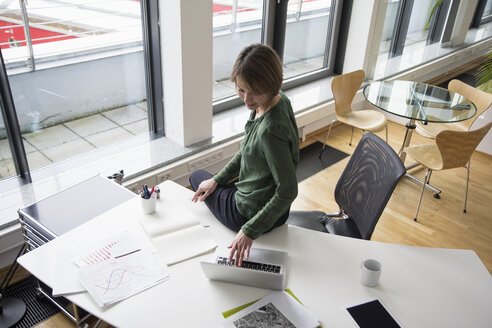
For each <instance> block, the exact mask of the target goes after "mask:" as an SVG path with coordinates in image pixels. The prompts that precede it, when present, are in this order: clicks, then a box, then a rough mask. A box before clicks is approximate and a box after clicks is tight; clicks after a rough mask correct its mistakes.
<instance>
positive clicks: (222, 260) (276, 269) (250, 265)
mask: <svg viewBox="0 0 492 328" xmlns="http://www.w3.org/2000/svg"><path fill="white" fill-rule="evenodd" d="M234 261H235V260H234V259H232V261H231V262H229V261H228V258H227V257H220V256H219V257H218V258H217V264H223V265H230V266H232V265H234ZM241 268H245V269H251V270H258V271H265V272H272V273H280V265H275V264H266V263H258V262H252V261H244V260H243V264H242V265H241Z"/></svg>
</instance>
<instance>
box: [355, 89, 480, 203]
mask: <svg viewBox="0 0 492 328" xmlns="http://www.w3.org/2000/svg"><path fill="white" fill-rule="evenodd" d="M363 93H364V97H365V98H366V99H367V101H369V102H370V103H371V104H373V105H375V106H376V107H378V108H380V109H382V110H383V111H385V112H388V113H391V114H394V115H397V116H400V117H404V118H408V119H409V121H408V123H406V128H407V130H406V132H405V137H404V139H403V143H402V146H401V149H400V151H399V153H398V154H399V156H400V159H401V161H402V162H403V163H405V159H406V153H405V148H406V147H408V145H410V140H411V138H412V132H413V130H414V129H415V128H416V125H415V121H422V123H423V124H427V123H429V122H432V123H453V122H460V121H464V120H467V119H469V118H472V117H473V116H474V115H475V114H476V112H477V108H476V106H475V104H474V103H473V102H471V101H470V100H468V99H467V98H465V97H464V96H462V95H460V94H459V93H456V92H452V91H449V90H447V89H443V88H440V87H436V86H433V85H429V84H425V83H418V82H411V81H400V80H394V81H378V82H373V83H370V84H368V85H367V86H365V87H364V91H363ZM417 165H418V164H417V163H412V164H410V165H408V166H406V168H407V170H408V169H411V168H413V167H415V166H417ZM407 176H409V177H411V178H412V179H414V180H417V181H420V182H421V183H423V182H422V181H421V180H419V179H417V178H415V177H413V176H411V175H408V174H407ZM429 188H431V189H433V190H434V191H435V192H437V194H436V195H437V197H438V196H439V194H440V190H438V189H436V188H434V187H432V186H429Z"/></svg>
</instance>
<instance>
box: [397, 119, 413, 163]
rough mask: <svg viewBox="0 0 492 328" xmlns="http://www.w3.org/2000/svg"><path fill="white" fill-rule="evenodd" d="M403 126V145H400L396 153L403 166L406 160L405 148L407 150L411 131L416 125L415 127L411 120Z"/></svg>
mask: <svg viewBox="0 0 492 328" xmlns="http://www.w3.org/2000/svg"><path fill="white" fill-rule="evenodd" d="M405 126H406V127H407V131H406V132H405V137H404V138H403V144H402V145H401V149H400V151H399V152H398V155H400V159H401V162H402V163H403V164H405V159H406V158H407V153H405V148H407V147H408V146H409V145H410V140H411V139H412V133H413V130H415V128H416V127H417V125H415V120H414V119H411V120H410V122H408V123H407V124H405ZM407 169H408V168H407Z"/></svg>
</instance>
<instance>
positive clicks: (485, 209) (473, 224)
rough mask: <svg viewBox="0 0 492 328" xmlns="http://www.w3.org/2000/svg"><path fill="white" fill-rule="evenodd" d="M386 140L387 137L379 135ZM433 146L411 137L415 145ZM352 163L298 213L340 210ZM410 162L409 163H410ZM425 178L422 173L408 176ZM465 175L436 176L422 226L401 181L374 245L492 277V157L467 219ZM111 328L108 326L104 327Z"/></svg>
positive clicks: (307, 185) (302, 202)
mask: <svg viewBox="0 0 492 328" xmlns="http://www.w3.org/2000/svg"><path fill="white" fill-rule="evenodd" d="M350 132H351V128H350V127H348V126H345V125H338V126H335V127H334V128H333V129H332V132H331V136H330V138H329V140H328V144H329V145H330V146H332V147H335V148H337V149H340V150H342V151H344V152H347V153H349V154H351V153H352V152H353V150H354V149H355V146H356V145H357V142H358V140H359V139H360V137H361V133H360V131H356V132H355V134H354V141H353V143H352V146H349V140H350ZM404 133H405V128H404V127H403V126H400V125H398V124H395V123H391V122H390V125H389V144H390V145H391V146H392V147H393V148H394V149H395V150H398V149H399V147H400V146H401V143H402V141H403V136H404ZM379 135H380V136H381V137H382V138H384V133H379ZM324 136H325V132H321V133H319V134H316V135H314V136H312V137H310V138H309V139H308V140H306V142H304V143H303V145H302V146H306V145H309V144H310V143H313V142H315V141H317V140H319V141H323V140H324ZM429 142H432V141H431V140H429V139H425V138H423V137H421V136H420V135H418V134H417V133H414V134H413V137H412V144H422V143H429ZM348 160H349V158H346V159H344V160H342V161H340V162H338V163H336V164H335V165H332V166H330V167H328V168H327V169H325V170H324V171H321V172H319V173H317V174H315V175H313V176H311V177H310V178H308V179H306V180H304V181H302V182H301V183H300V184H299V196H298V197H297V199H296V200H295V201H294V203H293V205H292V209H295V210H322V211H326V212H334V211H336V210H338V207H337V204H336V203H335V201H334V199H333V193H334V189H335V185H336V182H337V181H338V178H339V176H340V174H341V173H342V171H343V169H344V168H345V165H346V164H347V162H348ZM408 162H411V159H407V164H408ZM410 172H411V173H412V174H414V175H415V176H417V177H419V178H422V177H423V175H424V174H425V172H424V170H423V169H420V168H415V169H413V170H410ZM465 181H466V169H464V168H463V169H453V170H448V171H442V172H434V173H433V175H432V179H431V183H432V184H433V185H434V186H436V187H437V188H439V189H441V190H442V194H441V198H440V199H435V198H434V197H433V196H432V193H431V192H429V191H426V192H425V193H424V198H423V201H422V206H421V209H420V213H419V220H418V222H414V221H413V218H414V215H415V210H416V208H417V202H418V197H419V194H420V186H419V185H417V184H416V183H414V182H412V181H411V180H409V179H407V178H403V179H402V180H401V181H400V183H399V184H398V186H397V187H396V189H395V191H394V193H393V196H392V197H391V199H390V201H389V203H388V205H387V206H386V209H385V211H384V213H383V214H382V216H381V218H380V220H379V222H378V224H377V226H376V229H375V231H374V233H373V236H372V240H375V241H381V242H387V243H395V244H405V245H414V246H425V247H439V248H459V249H472V250H474V251H475V252H476V253H477V254H478V256H479V257H480V259H481V260H482V262H483V263H484V264H485V266H486V267H487V269H488V270H489V272H491V273H492V156H488V155H485V154H482V153H478V152H475V154H474V155H473V157H472V161H471V172H470V185H469V193H468V206H467V213H463V205H464V192H465ZM73 326H74V325H73V324H72V322H71V321H69V320H68V319H66V318H65V316H63V315H62V314H58V315H56V316H54V317H52V318H50V319H49V320H47V321H45V322H43V323H41V324H39V325H37V326H36V327H38V328H53V327H57V328H62V327H73ZM103 327H107V325H103Z"/></svg>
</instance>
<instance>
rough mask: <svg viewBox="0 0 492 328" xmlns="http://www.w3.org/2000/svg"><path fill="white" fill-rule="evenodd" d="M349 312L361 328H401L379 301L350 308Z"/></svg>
mask: <svg viewBox="0 0 492 328" xmlns="http://www.w3.org/2000/svg"><path fill="white" fill-rule="evenodd" d="M347 311H348V312H349V313H350V315H351V316H352V318H353V319H354V320H355V322H356V323H357V325H359V327H360V328H374V327H378V328H401V327H400V325H399V324H398V323H397V322H396V320H395V319H394V318H393V317H392V316H391V314H390V313H389V312H388V311H387V310H386V309H385V308H384V306H383V304H381V302H379V301H378V300H374V301H370V302H367V303H362V304H359V305H355V306H352V307H348V308H347Z"/></svg>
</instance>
